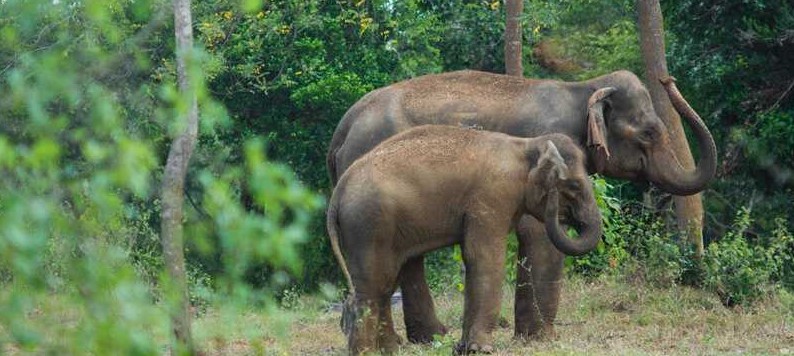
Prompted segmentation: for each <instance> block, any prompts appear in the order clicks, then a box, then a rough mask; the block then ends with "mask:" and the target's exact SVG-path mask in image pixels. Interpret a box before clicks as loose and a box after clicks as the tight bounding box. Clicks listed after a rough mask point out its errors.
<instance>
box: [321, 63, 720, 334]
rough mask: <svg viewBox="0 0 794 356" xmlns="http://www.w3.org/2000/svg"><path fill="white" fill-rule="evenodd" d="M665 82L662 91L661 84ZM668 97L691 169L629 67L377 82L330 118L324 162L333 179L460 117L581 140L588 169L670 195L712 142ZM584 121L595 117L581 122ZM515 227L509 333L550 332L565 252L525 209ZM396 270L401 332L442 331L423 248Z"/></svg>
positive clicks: (695, 180)
mask: <svg viewBox="0 0 794 356" xmlns="http://www.w3.org/2000/svg"><path fill="white" fill-rule="evenodd" d="M665 89H668V93H670V86H669V85H667V86H666V87H665ZM670 98H671V100H672V101H673V104H674V106H675V107H676V109H677V110H678V111H679V112H681V113H682V118H683V119H684V120H685V122H687V123H688V124H689V125H690V127H691V128H692V132H693V133H694V134H695V137H696V140H697V143H698V145H697V146H698V147H699V155H697V156H699V157H700V162H699V163H698V165H697V168H696V169H695V170H693V171H686V170H684V169H683V168H682V167H681V165H680V163H679V162H678V159H677V158H676V157H675V154H674V153H673V151H672V148H671V145H670V138H669V136H668V131H667V128H666V127H665V126H664V124H663V123H662V121H661V119H660V118H659V117H658V116H657V115H656V113H655V112H654V110H653V106H652V104H651V99H650V95H649V94H648V91H647V89H646V88H645V87H644V86H643V84H642V83H641V82H640V80H639V79H638V78H637V76H635V75H634V74H633V73H631V72H627V71H618V72H614V73H611V74H608V75H605V76H602V77H598V78H595V79H591V80H588V81H583V82H559V81H550V80H530V79H525V78H517V77H509V76H504V75H498V74H490V73H483V72H476V71H459V72H452V73H445V74H439V75H427V76H422V77H418V78H414V79H411V80H406V81H403V82H399V83H396V84H393V85H390V86H388V87H384V88H381V89H377V90H374V91H372V92H370V93H368V94H367V95H365V96H364V97H363V98H361V99H360V100H359V101H358V102H357V103H356V104H354V105H353V106H352V107H351V108H350V109H349V110H348V111H347V113H346V114H345V116H344V117H343V118H342V121H341V122H340V123H339V125H338V126H337V128H336V131H335V132H334V136H333V138H332V141H331V145H330V147H329V151H328V157H327V164H328V170H329V173H330V176H331V180H332V182H333V183H334V184H336V181H337V179H338V177H340V176H341V175H342V173H343V172H344V171H345V170H346V169H347V167H348V166H350V164H351V163H352V162H353V161H354V160H355V159H357V158H358V157H360V156H362V155H363V154H365V153H366V152H368V151H369V150H370V149H372V148H373V147H375V145H377V144H378V143H380V142H381V141H383V140H385V139H386V138H388V137H390V136H392V135H394V134H396V133H398V132H401V131H403V130H407V129H409V128H411V127H414V126H418V125H423V124H443V125H454V126H458V125H464V126H477V127H480V128H482V129H484V130H490V131H498V132H504V133H507V134H510V135H513V136H520V137H535V136H538V135H543V134H548V133H561V134H565V135H567V136H569V137H570V138H572V139H573V140H574V141H575V142H576V143H577V144H579V145H580V147H582V148H585V149H587V165H588V170H589V171H590V172H591V173H593V172H600V173H601V174H603V175H605V176H608V177H613V178H623V179H630V180H637V181H650V182H651V183H653V184H655V185H656V186H658V187H659V188H661V189H662V190H664V191H667V192H669V193H673V194H677V195H688V194H693V193H696V192H698V191H700V190H702V189H703V188H704V187H705V186H706V185H707V184H708V182H709V181H710V180H711V178H712V177H713V176H714V172H715V169H716V149H715V147H714V141H713V139H712V138H711V135H710V133H709V132H708V129H707V128H706V127H705V125H704V124H703V122H702V121H700V119H699V118H698V117H697V114H695V113H694V111H691V110H690V111H687V110H683V109H682V107H683V106H688V105H686V101H685V100H684V99H683V98H681V97H680V94H677V93H676V94H670ZM593 118H595V119H597V120H593ZM599 121H600V122H599ZM591 122H593V123H594V125H592V126H591V125H588V124H589V123H591ZM588 127H595V128H597V129H598V128H600V131H599V133H600V134H601V136H603V137H605V142H600V144H601V146H603V147H604V148H607V149H608V151H609V153H610V154H611V155H610V156H609V157H608V158H605V155H604V154H603V152H599V150H598V148H599V146H598V144H599V142H598V140H594V138H597V137H589V136H597V135H590V134H589V133H588ZM593 141H595V142H593ZM588 142H589V144H588ZM517 233H518V238H519V256H518V257H519V273H518V281H517V288H516V300H515V317H516V320H515V328H516V330H515V332H516V336H517V337H527V336H553V335H554V329H553V325H552V322H553V321H554V318H555V316H556V313H557V303H558V300H559V295H560V284H561V279H562V267H563V265H562V262H563V255H562V254H560V253H559V252H558V251H556V249H554V248H553V247H552V246H551V244H549V243H548V239H546V238H543V235H544V234H545V231H544V228H543V225H542V224H540V223H538V222H537V221H536V220H534V219H533V218H531V217H529V216H526V217H525V218H524V219H522V220H521V223H520V226H519V228H518V231H517ZM400 278H401V279H400V287H401V289H402V293H403V308H404V311H405V324H406V329H407V330H406V331H407V334H408V339H409V340H410V341H412V342H429V341H432V339H433V338H432V337H433V334H444V333H445V332H446V329H445V328H444V326H443V325H442V324H441V323H440V322H439V321H438V319H437V318H436V316H435V311H434V308H433V301H432V299H431V297H430V291H429V289H428V287H427V283H426V281H425V276H424V260H423V257H422V256H417V257H416V258H415V259H413V260H411V261H408V262H407V263H406V264H405V265H404V267H403V270H402V271H401V273H400Z"/></svg>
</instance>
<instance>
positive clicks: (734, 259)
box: [704, 208, 775, 306]
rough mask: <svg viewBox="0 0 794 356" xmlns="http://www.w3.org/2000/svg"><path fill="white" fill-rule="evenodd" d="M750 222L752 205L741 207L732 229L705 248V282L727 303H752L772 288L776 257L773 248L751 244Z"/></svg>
mask: <svg viewBox="0 0 794 356" xmlns="http://www.w3.org/2000/svg"><path fill="white" fill-rule="evenodd" d="M751 223H752V219H751V218H750V209H748V208H742V209H741V210H740V211H739V212H738V213H737V216H736V220H735V222H734V223H733V229H732V231H731V232H729V233H727V234H726V235H725V236H724V237H723V238H722V239H721V240H720V241H717V242H714V243H712V244H710V245H709V246H708V248H707V249H706V254H705V256H704V263H705V267H706V279H705V281H704V282H705V286H706V288H708V289H711V290H713V291H714V292H716V293H717V295H719V297H720V301H721V302H722V304H724V305H725V306H734V305H749V304H751V303H752V302H754V301H756V300H758V299H759V298H761V297H762V296H764V295H765V294H766V293H767V292H768V291H769V290H770V281H771V275H772V272H773V271H774V270H775V267H774V265H775V264H774V260H772V259H770V254H769V252H770V250H768V249H764V248H763V247H761V246H758V245H755V246H751V245H750V244H748V242H747V240H746V239H745V238H744V234H745V232H746V231H747V228H748V227H749V226H750V224H751Z"/></svg>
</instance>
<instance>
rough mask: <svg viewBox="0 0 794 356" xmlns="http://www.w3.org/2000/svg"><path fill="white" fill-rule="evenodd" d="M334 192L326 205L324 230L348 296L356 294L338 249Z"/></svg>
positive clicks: (337, 216) (337, 222)
mask: <svg viewBox="0 0 794 356" xmlns="http://www.w3.org/2000/svg"><path fill="white" fill-rule="evenodd" d="M335 196H336V192H334V194H333V195H332V196H331V202H330V204H328V213H327V217H326V229H328V238H329V239H330V240H331V250H333V252H334V256H335V257H336V262H337V263H339V267H341V268H342V274H344V275H345V280H347V287H348V288H349V289H350V295H355V294H356V287H355V286H354V285H353V278H352V277H350V271H349V270H348V269H347V262H345V256H344V255H342V250H341V248H339V213H338V211H339V203H338V202H337V201H336V199H334V198H335Z"/></svg>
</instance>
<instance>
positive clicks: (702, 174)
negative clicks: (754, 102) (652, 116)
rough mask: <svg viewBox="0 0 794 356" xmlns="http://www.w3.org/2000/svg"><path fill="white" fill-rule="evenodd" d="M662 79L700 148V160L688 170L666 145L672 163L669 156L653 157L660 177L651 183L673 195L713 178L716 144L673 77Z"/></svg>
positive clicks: (702, 186) (692, 191) (688, 192)
mask: <svg viewBox="0 0 794 356" xmlns="http://www.w3.org/2000/svg"><path fill="white" fill-rule="evenodd" d="M661 82H662V84H663V86H664V89H665V90H666V91H667V95H668V96H669V97H670V102H671V103H672V104H673V107H675V110H676V111H677V112H678V113H679V114H680V115H681V117H683V118H684V119H685V120H686V122H688V123H689V126H690V127H691V128H692V132H693V133H694V134H695V137H696V139H697V142H698V147H699V149H700V162H698V164H697V167H696V168H695V169H694V170H692V171H688V172H687V171H685V170H684V168H683V167H681V164H680V162H679V161H678V160H677V158H675V157H676V156H675V153H674V152H672V150H671V149H669V148H668V150H669V152H666V153H665V154H666V155H668V156H671V157H672V159H671V160H672V164H669V163H670V162H669V161H670V160H667V161H666V160H655V162H656V164H657V166H658V167H657V173H658V176H659V179H658V180H657V181H656V182H654V183H655V184H657V185H658V186H659V188H661V189H662V190H664V191H666V192H669V193H671V194H674V195H692V194H696V193H698V192H700V191H702V190H703V189H705V187H706V185H707V184H708V183H709V181H711V179H713V178H714V175H715V173H716V171H717V148H716V146H715V145H714V139H713V138H712V137H711V133H710V132H709V129H708V128H707V127H706V124H705V123H703V120H702V119H701V118H700V116H699V115H698V114H697V113H696V112H695V110H694V109H692V107H691V106H689V103H687V101H686V100H685V99H684V97H683V96H682V95H681V93H680V92H679V91H678V88H676V86H675V78H673V77H668V78H665V79H663V80H661Z"/></svg>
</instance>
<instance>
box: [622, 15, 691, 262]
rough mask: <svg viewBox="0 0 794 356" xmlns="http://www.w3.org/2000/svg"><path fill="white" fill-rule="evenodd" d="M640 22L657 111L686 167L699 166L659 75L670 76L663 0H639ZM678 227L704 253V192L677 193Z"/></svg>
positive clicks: (642, 47)
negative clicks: (685, 194)
mask: <svg viewBox="0 0 794 356" xmlns="http://www.w3.org/2000/svg"><path fill="white" fill-rule="evenodd" d="M637 13H638V19H637V22H638V26H639V33H640V47H641V49H642V59H643V61H644V62H645V75H646V78H647V80H648V83H647V84H648V91H650V94H651V100H652V101H653V106H654V108H655V109H656V113H657V114H658V115H659V117H660V118H661V119H662V121H664V123H665V125H666V126H667V130H668V131H669V133H670V141H671V142H670V143H671V144H672V149H673V151H674V152H675V154H676V156H677V157H678V159H679V161H680V162H681V166H683V167H684V168H686V169H693V168H694V167H695V162H694V159H693V158H692V152H691V151H690V150H689V142H688V141H687V139H686V135H685V134H684V128H683V127H682V126H681V117H680V116H678V113H677V112H676V111H675V109H674V108H673V105H672V104H671V103H670V99H669V97H668V96H667V93H666V92H665V90H664V88H663V87H662V85H661V83H660V82H659V79H661V78H665V77H667V76H668V72H667V60H666V59H665V49H664V28H663V22H662V9H661V7H660V6H659V0H637ZM673 202H674V205H675V214H676V221H677V223H678V229H679V230H680V231H682V232H685V233H686V235H687V237H688V239H689V241H690V243H691V244H692V245H693V246H694V248H695V251H696V255H697V256H702V255H703V202H702V200H701V195H700V194H695V195H691V196H686V197H681V196H675V197H673Z"/></svg>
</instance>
